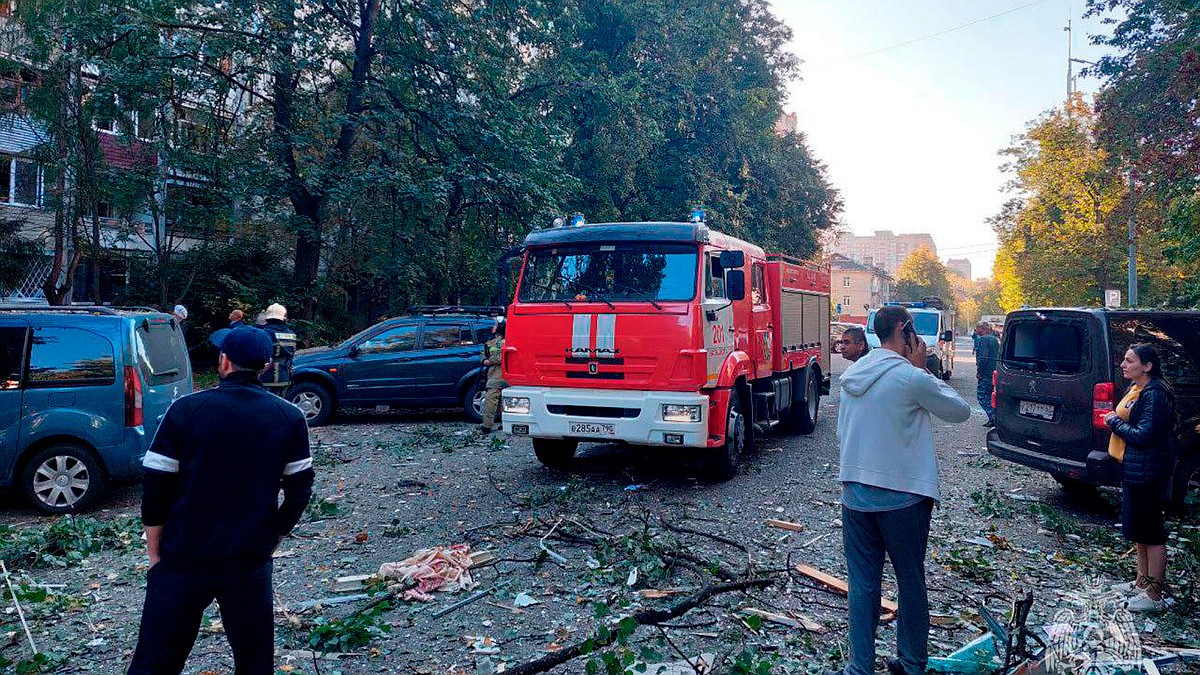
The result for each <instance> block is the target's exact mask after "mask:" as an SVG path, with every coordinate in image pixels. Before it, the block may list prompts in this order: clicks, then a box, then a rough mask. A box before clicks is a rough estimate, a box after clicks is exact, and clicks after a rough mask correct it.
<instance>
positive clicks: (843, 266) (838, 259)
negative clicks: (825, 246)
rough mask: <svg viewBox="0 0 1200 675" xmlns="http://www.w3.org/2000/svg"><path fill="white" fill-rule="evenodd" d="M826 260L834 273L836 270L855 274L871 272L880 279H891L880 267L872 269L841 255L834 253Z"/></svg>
mask: <svg viewBox="0 0 1200 675" xmlns="http://www.w3.org/2000/svg"><path fill="white" fill-rule="evenodd" d="M828 260H829V268H830V269H831V270H835V271H836V270H853V271H857V272H872V273H874V274H876V275H878V276H881V277H886V278H888V279H891V278H892V275H890V274H888V273H887V271H886V270H884V269H883V268H882V267H873V266H871V265H864V264H862V263H860V262H855V261H854V260H851V259H850V258H847V257H846V256H844V255H842V254H841V253H834V254H832V255H830V256H829V259H828Z"/></svg>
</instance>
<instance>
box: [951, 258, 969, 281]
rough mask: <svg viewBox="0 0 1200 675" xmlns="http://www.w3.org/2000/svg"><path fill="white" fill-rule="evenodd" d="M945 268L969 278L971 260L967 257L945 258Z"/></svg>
mask: <svg viewBox="0 0 1200 675" xmlns="http://www.w3.org/2000/svg"><path fill="white" fill-rule="evenodd" d="M946 269H948V270H950V271H951V272H953V273H955V274H957V275H959V276H962V277H965V278H967V279H970V278H971V261H970V260H968V259H967V258H951V259H949V260H947V261H946Z"/></svg>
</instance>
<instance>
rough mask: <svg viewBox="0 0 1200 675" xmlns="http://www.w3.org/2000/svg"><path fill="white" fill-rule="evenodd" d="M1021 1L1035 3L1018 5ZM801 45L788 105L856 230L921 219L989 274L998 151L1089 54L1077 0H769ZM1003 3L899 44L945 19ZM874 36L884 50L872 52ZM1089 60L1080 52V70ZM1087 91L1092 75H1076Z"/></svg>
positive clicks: (1050, 103)
mask: <svg viewBox="0 0 1200 675" xmlns="http://www.w3.org/2000/svg"><path fill="white" fill-rule="evenodd" d="M1023 5H1031V6H1026V7H1023V8H1022V9H1016V8H1018V7H1022V6H1023ZM773 6H774V9H775V13H776V15H777V16H778V17H779V18H780V19H782V20H783V21H784V22H786V23H787V24H788V25H789V26H790V27H791V28H792V31H793V34H794V36H793V42H792V45H791V51H792V52H793V53H794V54H796V55H798V56H799V57H800V58H801V59H803V63H802V64H801V71H800V72H801V80H799V81H797V82H794V83H792V85H791V87H790V89H789V91H790V97H789V100H788V101H787V103H786V104H785V109H786V110H788V111H792V112H796V113H797V114H798V116H799V129H800V131H801V132H803V133H805V134H806V135H807V137H808V141H809V145H810V147H811V148H812V150H813V152H814V154H815V155H816V156H817V158H818V159H819V160H821V161H823V162H824V163H825V164H826V165H827V166H828V168H829V178H830V179H831V180H832V182H833V184H834V186H835V187H837V188H838V189H840V190H841V194H842V199H843V201H844V202H845V211H844V213H843V218H842V220H843V223H844V226H845V227H846V229H848V230H849V231H851V232H853V233H855V234H871V233H872V232H874V231H875V230H892V231H893V232H897V233H900V232H929V233H930V234H932V235H933V238H934V241H935V242H936V243H937V247H938V255H939V257H941V258H942V260H946V259H947V258H963V257H965V258H969V259H970V260H971V264H972V268H973V269H972V272H973V275H974V276H975V277H976V278H980V277H986V276H989V275H990V274H991V268H992V262H993V259H994V257H995V252H996V245H995V243H996V237H995V234H994V233H993V232H992V230H991V227H990V226H989V225H988V224H987V222H986V220H987V218H989V217H990V216H992V215H994V214H995V213H996V212H997V211H999V209H1000V205H1001V204H1002V203H1003V202H1004V200H1005V195H1004V194H1003V193H1002V192H1001V188H1002V186H1003V184H1004V182H1005V181H1006V180H1007V179H1006V177H1005V175H1004V174H1003V173H1001V171H1000V165H1001V163H1002V160H1001V158H1000V157H999V155H997V152H998V151H999V150H1000V149H1002V148H1005V147H1007V146H1008V145H1009V144H1010V141H1011V139H1012V137H1013V136H1014V135H1016V134H1019V133H1021V132H1022V131H1023V130H1024V129H1025V125H1026V123H1027V122H1029V121H1030V120H1032V119H1034V118H1036V117H1037V116H1038V115H1040V114H1041V113H1042V112H1044V111H1046V110H1049V109H1050V108H1052V107H1054V106H1061V105H1062V103H1063V100H1064V99H1065V98H1066V89H1067V72H1066V68H1067V33H1066V32H1065V31H1064V30H1063V28H1064V27H1065V26H1066V25H1067V20H1068V18H1070V19H1071V21H1072V28H1073V36H1074V39H1073V43H1074V47H1073V56H1074V57H1075V58H1079V59H1085V60H1089V61H1094V60H1095V59H1096V58H1097V57H1098V56H1099V55H1100V54H1101V51H1100V49H1099V48H1098V47H1095V46H1093V45H1092V44H1091V40H1090V39H1089V37H1090V35H1091V34H1094V33H1098V32H1102V31H1105V30H1106V27H1105V26H1103V25H1102V24H1101V23H1100V21H1099V20H1097V19H1084V18H1083V17H1082V14H1083V11H1084V9H1085V6H1084V0H1075V1H1073V2H1068V0H1042V1H1041V2H1032V0H774V2H773ZM1008 10H1016V11H1012V12H1010V13H1008V14H1004V15H1003V16H998V17H996V18H992V19H988V20H986V21H982V22H980V23H977V24H975V25H971V26H968V27H965V28H962V29H960V30H955V31H952V32H948V33H946V34H943V35H940V36H937V37H931V38H929V39H925V40H921V41H918V42H915V43H913V44H909V45H905V46H898V47H894V48H891V49H886V48H888V47H892V46H893V45H897V44H898V43H902V42H906V41H909V40H914V39H918V38H922V37H925V36H930V35H932V34H935V33H939V32H941V31H946V30H948V29H952V28H955V27H957V26H961V25H962V24H966V23H969V22H973V21H977V20H980V19H984V18H985V17H990V16H993V15H996V14H1000V13H1002V12H1005V11H1008ZM876 50H885V51H881V52H878V53H874V54H868V52H874V51H876ZM1082 67H1083V66H1082V65H1080V64H1075V68H1076V73H1078V69H1079V68H1082ZM1076 87H1077V89H1078V90H1080V91H1082V92H1094V91H1095V90H1096V89H1097V88H1098V82H1097V81H1096V80H1094V79H1085V78H1082V77H1080V78H1078V79H1077V82H1076Z"/></svg>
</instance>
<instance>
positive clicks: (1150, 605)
mask: <svg viewBox="0 0 1200 675" xmlns="http://www.w3.org/2000/svg"><path fill="white" fill-rule="evenodd" d="M1166 607H1167V603H1166V602H1164V601H1162V600H1154V599H1152V598H1151V597H1150V596H1149V595H1146V594H1145V593H1144V592H1143V593H1139V594H1137V595H1135V596H1133V597H1132V598H1130V599H1128V600H1126V601H1125V609H1127V610H1129V611H1131V612H1161V611H1162V610H1164V609H1166Z"/></svg>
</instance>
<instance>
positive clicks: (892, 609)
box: [796, 565, 900, 621]
mask: <svg viewBox="0 0 1200 675" xmlns="http://www.w3.org/2000/svg"><path fill="white" fill-rule="evenodd" d="M796 571H797V572H799V573H800V574H803V575H804V576H806V577H808V578H809V579H812V580H813V581H817V582H820V583H822V584H824V585H825V586H827V587H829V588H830V589H832V590H833V591H835V592H836V593H837V594H838V595H840V596H842V597H843V598H846V597H849V596H850V586H849V585H848V584H847V583H846V582H845V581H842V580H841V579H839V578H837V577H835V576H833V575H832V574H826V573H825V572H822V571H821V570H819V569H817V568H815V567H811V566H809V565H796ZM879 606H880V607H882V608H883V611H884V614H883V616H881V617H880V620H881V621H891V620H892V619H894V618H895V617H896V611H897V610H899V609H900V607H899V605H897V604H896V603H895V602H892V601H891V600H888V599H887V598H881V599H880V600H879Z"/></svg>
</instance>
